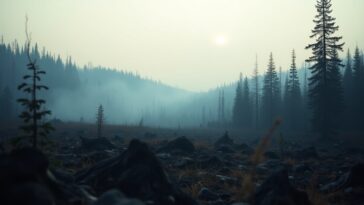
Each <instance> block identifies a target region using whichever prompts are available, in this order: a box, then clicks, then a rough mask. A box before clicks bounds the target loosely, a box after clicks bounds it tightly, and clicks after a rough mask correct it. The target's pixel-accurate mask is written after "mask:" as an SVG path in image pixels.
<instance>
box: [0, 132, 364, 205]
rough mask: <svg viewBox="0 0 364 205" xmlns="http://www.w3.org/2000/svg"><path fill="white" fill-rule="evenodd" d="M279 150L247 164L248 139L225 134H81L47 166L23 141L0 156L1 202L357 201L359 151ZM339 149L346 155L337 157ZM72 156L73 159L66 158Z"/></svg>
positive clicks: (363, 186)
mask: <svg viewBox="0 0 364 205" xmlns="http://www.w3.org/2000/svg"><path fill="white" fill-rule="evenodd" d="M64 147H67V146H64ZM91 147H93V148H92V149H91ZM277 150H279V149H271V150H266V152H265V153H262V154H264V156H265V160H264V161H262V162H261V163H259V164H252V162H251V161H250V156H251V155H252V154H253V153H254V146H250V145H248V144H245V143H240V144H239V143H235V142H234V140H233V139H231V138H230V137H229V135H228V133H225V134H224V135H223V136H222V137H221V138H219V139H217V140H216V141H215V143H211V144H206V145H205V146H201V143H200V145H199V147H196V146H195V145H194V143H193V140H192V141H191V140H190V139H188V138H187V137H178V138H176V139H174V140H170V141H163V142H161V143H153V144H150V145H148V144H147V143H145V142H141V141H139V140H131V141H130V143H129V144H128V147H124V146H123V145H121V146H120V145H115V144H114V143H112V142H110V141H109V140H108V139H107V138H103V139H95V140H92V139H81V142H80V144H79V146H78V147H77V146H75V148H74V149H69V148H67V149H66V148H65V149H64V152H63V153H62V152H60V153H57V155H56V157H55V159H56V160H57V162H58V161H60V162H61V163H62V164H63V166H58V167H57V166H50V165H49V164H50V162H49V161H48V159H47V157H46V156H45V155H44V154H42V153H41V152H40V151H37V150H34V149H30V148H24V149H21V150H16V151H13V152H12V153H3V154H1V155H0V204H1V205H3V204H4V205H10V204H25V205H27V204H31V205H33V204H34V205H35V204H40V205H43V204H44V205H48V204H49V205H51V204H52V205H53V204H56V205H68V204H70V205H76V204H82V205H143V204H144V205H149V204H150V205H195V204H196V205H197V204H202V205H204V204H206V205H220V204H221V205H231V204H234V205H243V204H244V205H248V204H251V205H253V204H257V205H291V204H292V205H293V204H298V205H306V204H317V203H318V201H319V202H322V201H325V202H326V203H327V204H361V203H362V202H363V200H364V197H363V196H364V177H363V176H364V175H363V173H364V164H363V163H362V161H361V160H362V158H363V155H362V154H363V153H360V152H359V153H358V152H355V153H352V152H348V151H347V150H345V149H343V150H341V151H340V153H338V151H337V150H336V151H334V152H332V151H327V150H325V149H321V148H320V149H317V148H316V147H312V146H308V147H307V148H305V147H300V146H297V147H295V148H292V149H289V150H286V152H285V153H284V155H282V153H279V152H278V151H277ZM61 151H62V150H61ZM343 153H344V154H345V156H346V158H343V159H341V160H340V158H337V155H340V154H341V155H343ZM85 156H87V157H88V158H87V159H88V160H89V159H92V161H87V162H88V163H87V164H86V165H84V164H82V163H81V162H82V160H85ZM282 156H283V157H282ZM53 160H54V159H53ZM75 160H78V161H75ZM70 161H75V162H74V163H73V164H72V163H71V164H72V165H70V163H69V162H70ZM53 163H54V162H53ZM77 164H78V165H79V167H78V168H77V169H75V167H77ZM81 164H82V166H81ZM70 171H71V172H70Z"/></svg>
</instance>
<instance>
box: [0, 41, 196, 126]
mask: <svg viewBox="0 0 364 205" xmlns="http://www.w3.org/2000/svg"><path fill="white" fill-rule="evenodd" d="M30 53H31V57H32V59H35V60H36V63H37V65H38V66H39V67H40V68H42V69H44V70H45V71H46V72H47V75H46V76H45V77H44V79H42V82H44V84H46V85H47V86H48V87H49V88H50V92H45V93H44V94H43V93H42V96H41V97H42V98H43V99H45V100H46V101H47V106H48V109H51V110H52V116H51V118H58V119H62V120H71V121H78V120H80V119H81V118H82V119H84V120H85V121H86V122H92V121H93V120H94V119H95V109H96V108H97V106H98V105H99V104H103V105H104V106H105V110H106V114H107V115H108V117H107V120H108V122H109V123H120V124H124V123H133V122H139V121H140V119H142V118H144V121H145V122H147V123H148V122H153V121H156V123H155V124H156V125H160V124H162V122H159V121H158V122H157V120H159V119H163V120H164V121H166V122H171V118H172V117H175V116H174V115H175V114H176V111H175V110H171V109H170V108H169V107H168V105H166V102H165V101H166V99H162V98H163V96H165V98H168V97H169V98H170V97H171V96H172V98H173V96H175V95H174V94H176V95H185V94H186V93H185V92H184V91H182V90H180V89H177V88H173V87H171V86H167V85H164V84H162V83H160V82H157V81H153V80H150V79H146V78H142V77H140V76H139V74H137V73H132V72H125V71H121V70H116V69H111V68H106V67H101V66H91V65H87V66H83V67H79V66H77V65H76V63H75V62H74V61H73V60H72V58H71V57H68V58H66V60H63V59H62V58H61V57H60V56H59V55H58V56H56V55H54V54H51V53H50V52H48V51H46V50H45V49H44V48H43V49H42V50H41V51H40V50H39V47H38V45H37V44H35V46H34V47H32V48H31V49H30ZM26 65H27V56H26V52H25V46H24V45H19V44H18V43H17V41H14V42H12V43H4V41H3V40H1V41H0V121H2V122H4V121H13V120H18V116H19V114H20V111H21V108H20V106H19V104H18V103H16V99H18V98H20V97H23V95H24V94H23V93H21V92H19V91H18V89H17V86H18V85H19V84H20V83H21V82H22V80H23V79H22V77H23V76H24V74H25V72H26ZM168 93H170V94H171V93H173V94H172V95H171V96H168ZM176 99H177V98H176ZM178 100H179V99H178ZM168 101H171V102H172V101H173V100H172V99H168ZM181 109H182V108H181ZM172 112H173V113H172ZM191 112H192V111H191ZM172 115H173V116H172ZM176 121H177V120H176ZM178 121H182V120H181V119H179V120H178ZM173 123H175V124H177V122H175V121H173Z"/></svg>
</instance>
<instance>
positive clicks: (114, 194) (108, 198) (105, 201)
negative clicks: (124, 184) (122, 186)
mask: <svg viewBox="0 0 364 205" xmlns="http://www.w3.org/2000/svg"><path fill="white" fill-rule="evenodd" d="M94 205H145V204H144V203H143V202H142V201H140V200H138V199H129V198H126V197H125V196H124V194H123V193H121V192H120V191H118V190H114V189H112V190H109V191H107V192H105V193H103V194H102V195H101V196H100V197H99V199H98V200H97V201H96V203H95V204H94Z"/></svg>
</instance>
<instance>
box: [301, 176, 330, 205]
mask: <svg viewBox="0 0 364 205" xmlns="http://www.w3.org/2000/svg"><path fill="white" fill-rule="evenodd" d="M316 182H317V175H316V174H314V175H313V177H312V178H311V180H310V183H309V185H308V186H307V188H306V190H305V191H306V193H307V195H308V198H309V200H310V202H311V203H312V205H328V204H329V203H328V202H327V199H326V198H325V197H324V196H323V195H322V194H321V193H320V192H319V190H318V189H317V183H316Z"/></svg>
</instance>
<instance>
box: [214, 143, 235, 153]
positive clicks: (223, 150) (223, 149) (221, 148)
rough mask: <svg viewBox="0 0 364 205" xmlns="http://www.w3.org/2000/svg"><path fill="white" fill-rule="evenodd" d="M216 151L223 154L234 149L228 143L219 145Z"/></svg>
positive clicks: (232, 151)
mask: <svg viewBox="0 0 364 205" xmlns="http://www.w3.org/2000/svg"><path fill="white" fill-rule="evenodd" d="M216 151H218V152H221V153H224V154H232V153H234V152H235V150H234V149H233V148H232V147H231V146H229V145H220V146H219V147H218V148H217V149H216Z"/></svg>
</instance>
